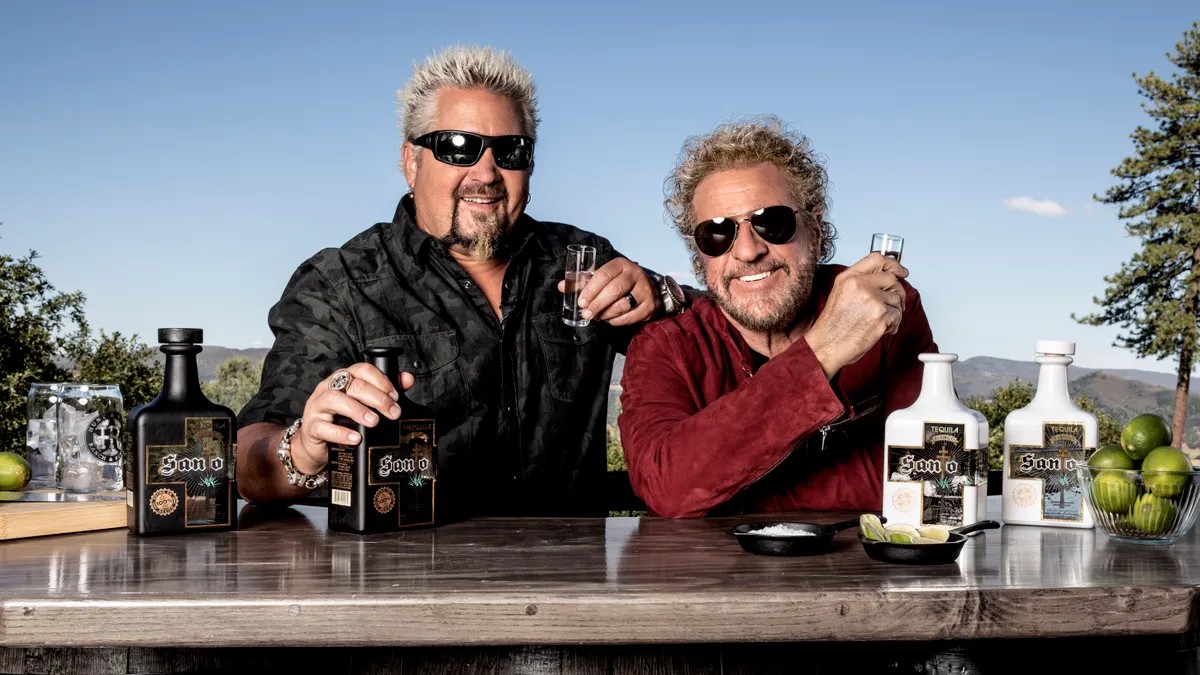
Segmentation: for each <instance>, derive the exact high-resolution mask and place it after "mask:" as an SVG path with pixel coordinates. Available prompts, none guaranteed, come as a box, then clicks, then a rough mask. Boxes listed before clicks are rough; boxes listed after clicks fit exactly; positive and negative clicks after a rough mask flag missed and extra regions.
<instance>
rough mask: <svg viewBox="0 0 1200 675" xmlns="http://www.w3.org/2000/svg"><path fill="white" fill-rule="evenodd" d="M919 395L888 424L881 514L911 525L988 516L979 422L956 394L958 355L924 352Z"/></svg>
mask: <svg viewBox="0 0 1200 675" xmlns="http://www.w3.org/2000/svg"><path fill="white" fill-rule="evenodd" d="M918 358H920V360H921V361H922V362H923V363H924V364H925V369H924V373H923V375H922V378H921V394H920V396H918V397H917V400H916V401H914V402H913V404H912V405H911V406H910V407H908V408H904V409H902V410H897V411H895V412H893V413H892V414H891V415H888V418H887V423H886V424H885V425H884V436H883V439H884V440H883V442H884V469H883V470H884V474H883V515H884V516H886V517H887V519H888V523H889V524H892V523H907V524H909V525H913V526H921V525H935V524H941V525H948V526H950V527H958V526H960V525H968V524H970V523H974V522H976V521H979V520H983V519H984V517H985V516H986V502H987V483H986V478H987V466H986V465H984V466H982V467H981V466H980V465H979V462H980V454H981V449H980V422H979V418H978V417H976V414H977V413H975V412H974V411H973V410H971V409H970V408H967V407H966V406H965V405H963V404H962V402H961V401H959V400H958V395H957V394H956V393H955V391H954V374H953V372H952V370H951V365H950V364H952V363H954V362H955V361H957V360H958V357H957V356H955V355H954V354H921V355H920V356H919V357H918Z"/></svg>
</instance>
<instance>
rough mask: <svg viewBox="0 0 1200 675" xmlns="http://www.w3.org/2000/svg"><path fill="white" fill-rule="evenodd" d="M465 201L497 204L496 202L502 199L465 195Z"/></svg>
mask: <svg viewBox="0 0 1200 675" xmlns="http://www.w3.org/2000/svg"><path fill="white" fill-rule="evenodd" d="M463 201H464V202H471V203H472V204H495V203H496V202H498V201H500V200H499V199H483V198H480V197H463Z"/></svg>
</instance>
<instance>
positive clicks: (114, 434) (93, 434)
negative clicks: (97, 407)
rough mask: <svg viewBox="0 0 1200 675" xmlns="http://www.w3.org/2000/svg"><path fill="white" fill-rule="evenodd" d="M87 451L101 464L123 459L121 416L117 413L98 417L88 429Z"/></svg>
mask: <svg viewBox="0 0 1200 675" xmlns="http://www.w3.org/2000/svg"><path fill="white" fill-rule="evenodd" d="M87 449H88V452H90V453H92V456H93V457H95V458H96V459H98V460H100V461H101V462H115V461H117V460H119V459H121V416H120V415H118V414H117V413H115V412H106V413H102V414H100V415H97V416H96V418H95V419H93V420H92V422H91V424H88V427H87Z"/></svg>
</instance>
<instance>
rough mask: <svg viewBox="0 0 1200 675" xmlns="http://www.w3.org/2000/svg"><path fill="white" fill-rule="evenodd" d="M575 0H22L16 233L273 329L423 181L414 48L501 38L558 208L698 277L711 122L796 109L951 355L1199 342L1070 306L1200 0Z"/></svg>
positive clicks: (105, 297) (104, 292) (1115, 241)
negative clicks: (682, 163) (695, 141)
mask: <svg viewBox="0 0 1200 675" xmlns="http://www.w3.org/2000/svg"><path fill="white" fill-rule="evenodd" d="M573 4H574V3H547V4H546V5H544V6H541V5H536V4H526V5H522V4H519V3H508V4H496V3H480V4H471V3H465V2H464V3H454V4H445V3H420V4H419V3H400V2H347V3H331V2H253V3H244V2H205V3H199V2H194V3H175V2H104V3H93V2H73V3H67V2H36V3H35V2H15V1H14V2H0V63H2V64H4V65H3V67H0V221H3V222H4V225H3V228H2V229H0V250H2V251H5V252H8V253H20V252H23V251H25V250H27V249H30V248H34V249H37V250H38V251H39V252H40V253H41V255H42V259H41V264H42V266H43V268H44V269H45V270H46V271H47V273H48V274H49V277H50V279H51V280H52V281H53V282H54V283H55V285H56V286H58V287H59V288H61V289H65V290H76V289H78V290H82V291H84V292H85V293H86V294H87V297H88V304H87V308H88V314H89V317H90V319H91V321H92V323H93V325H94V326H96V327H102V328H106V329H108V330H120V331H123V332H125V333H137V334H139V335H141V336H142V338H143V339H145V340H147V341H148V342H152V341H153V340H154V336H155V329H156V328H158V327H160V326H169V325H186V326H198V327H202V328H204V329H205V337H206V341H207V342H208V343H210V344H220V345H226V346H231V347H250V346H265V345H269V344H270V342H271V333H270V331H269V329H268V327H267V324H266V314H267V310H268V309H269V308H270V306H271V305H272V304H273V303H274V302H275V301H276V300H277V299H278V297H279V294H280V292H281V291H282V290H283V287H284V285H285V284H286V282H287V280H288V277H289V276H290V275H291V273H292V271H293V270H294V269H295V268H296V267H297V265H299V264H300V263H301V262H302V261H303V260H304V259H305V258H307V257H308V256H310V255H312V254H313V253H315V252H316V251H318V250H320V249H321V248H323V247H327V246H338V245H340V244H342V243H343V242H344V241H346V240H347V239H349V238H350V237H352V236H353V235H354V234H356V233H357V232H359V231H361V230H363V229H365V228H366V227H368V226H370V225H371V224H372V223H374V222H377V221H382V220H388V219H390V217H391V214H392V211H393V210H394V208H395V204H396V200H397V199H398V198H399V197H400V196H401V195H402V194H403V193H404V192H405V190H406V188H405V185H404V181H403V176H402V175H401V174H400V172H399V171H398V170H397V168H396V161H397V159H398V157H399V137H398V132H397V125H396V118H395V108H396V104H395V91H396V90H397V89H398V88H400V87H401V86H402V85H403V83H404V81H405V79H406V78H407V77H408V75H409V73H410V70H411V64H412V62H413V61H414V60H417V59H421V58H424V56H425V55H427V54H428V53H430V52H432V51H435V50H437V49H439V48H441V47H444V46H447V45H450V44H454V43H459V42H474V43H479V44H490V45H493V46H496V47H501V48H505V49H508V50H510V51H512V52H513V53H514V54H515V55H516V56H517V58H518V59H520V60H521V62H522V64H523V65H525V66H526V67H527V68H528V69H530V71H532V73H533V74H534V77H535V79H536V81H537V83H538V86H539V93H540V100H541V112H542V117H543V120H544V123H543V126H542V128H541V133H540V141H539V146H538V164H537V171H536V172H535V174H534V176H533V182H532V188H531V192H532V195H533V201H532V203H531V204H530V207H529V212H530V214H531V215H533V216H534V217H537V218H542V219H547V220H558V221H564V222H570V223H573V224H576V225H579V226H581V227H584V228H586V229H590V230H592V231H595V232H598V233H600V234H602V235H604V236H607V237H608V238H609V239H611V240H612V241H613V242H614V244H615V245H616V246H617V248H618V249H620V250H621V251H622V252H624V253H625V254H626V255H627V256H629V257H630V258H632V259H634V260H637V261H639V262H641V263H642V264H644V265H646V266H648V267H651V268H653V269H656V270H659V271H670V272H676V273H681V276H683V275H686V270H688V269H689V265H688V262H687V258H686V256H685V254H684V248H683V244H682V242H681V241H679V239H678V238H677V237H676V235H675V234H674V233H673V231H672V230H671V229H669V227H668V226H667V224H666V221H665V220H664V216H663V209H662V182H663V178H664V177H665V175H666V173H667V171H668V170H669V169H670V167H671V165H672V163H673V161H674V160H675V158H676V156H677V154H678V152H679V148H680V146H681V144H682V142H683V140H684V139H685V138H686V137H687V136H689V135H693V134H699V133H704V132H706V131H708V130H710V129H711V128H712V127H713V126H714V125H715V124H717V123H719V122H721V121H725V120H727V119H729V118H730V117H733V116H745V115H751V114H758V113H774V114H776V115H778V116H780V117H781V118H783V119H784V120H785V121H787V122H788V123H790V124H792V125H793V126H794V127H795V128H797V129H799V130H800V131H802V132H804V133H805V134H807V135H808V136H809V137H810V138H811V139H812V142H813V145H814V147H815V148H816V149H817V150H818V151H819V152H821V153H823V154H824V155H825V156H826V157H827V167H828V170H829V173H830V178H831V182H832V192H831V201H832V213H831V216H832V219H833V222H834V223H835V225H837V227H838V229H839V231H840V237H839V241H838V254H837V256H836V258H835V261H836V262H841V263H847V264H848V263H851V262H853V261H854V260H856V259H858V258H859V257H861V255H863V254H864V253H865V252H866V251H867V249H868V248H869V244H870V236H871V233H872V232H879V231H889V232H894V233H897V234H900V235H903V236H904V237H905V238H906V243H905V251H904V262H905V264H906V265H907V266H908V267H909V268H910V269H911V270H912V277H911V279H910V280H911V281H912V282H913V284H914V285H915V286H916V287H917V288H918V290H919V291H920V292H921V294H922V297H923V298H924V302H925V306H926V308H927V312H928V314H929V318H930V322H931V323H932V326H933V330H934V335H935V338H936V340H937V342H938V344H939V346H940V348H941V349H942V350H943V351H949V352H956V353H958V354H959V355H960V356H962V357H964V358H965V357H969V356H975V355H981V354H982V355H990V356H1000V357H1006V358H1017V359H1030V358H1032V356H1033V354H1032V352H1033V344H1034V341H1035V340H1038V339H1066V340H1074V341H1075V342H1077V343H1078V345H1079V347H1078V356H1077V360H1078V362H1079V363H1080V364H1081V365H1085V366H1090V367H1141V368H1148V369H1153V370H1168V371H1169V370H1172V369H1173V367H1174V365H1173V364H1172V363H1170V362H1155V361H1138V360H1136V359H1135V358H1134V357H1133V355H1132V354H1130V353H1129V352H1126V351H1123V350H1120V349H1117V348H1114V347H1111V346H1110V345H1111V343H1112V341H1113V338H1114V336H1115V335H1116V330H1115V329H1109V328H1092V327H1087V326H1080V325H1077V324H1075V323H1074V322H1073V321H1072V320H1071V319H1070V314H1071V312H1077V313H1086V312H1088V311H1090V310H1091V308H1092V304H1091V298H1092V296H1093V295H1099V294H1102V293H1103V290H1104V283H1103V280H1102V278H1103V276H1104V275H1105V274H1108V273H1111V272H1113V271H1115V270H1116V269H1117V267H1118V265H1119V264H1120V263H1121V262H1122V261H1123V260H1125V259H1127V258H1128V257H1129V255H1130V253H1131V252H1133V251H1134V250H1135V248H1136V242H1135V241H1133V240H1131V239H1129V238H1127V237H1126V236H1125V234H1124V230H1123V228H1122V226H1121V224H1120V222H1119V221H1118V220H1117V219H1116V216H1115V212H1114V211H1113V210H1112V209H1110V208H1109V207H1106V206H1103V205H1098V204H1097V205H1093V204H1092V202H1091V195H1092V194H1093V193H1098V192H1102V191H1103V190H1104V189H1106V188H1107V187H1108V186H1109V185H1111V184H1112V179H1111V177H1110V175H1109V173H1108V172H1109V169H1110V168H1111V167H1113V166H1115V165H1116V164H1117V163H1118V162H1119V161H1120V159H1121V158H1122V157H1124V156H1125V155H1126V154H1128V153H1129V151H1130V150H1131V144H1130V141H1129V138H1128V136H1129V134H1130V132H1131V131H1132V130H1133V129H1134V127H1135V126H1137V125H1138V124H1142V123H1144V122H1145V119H1146V118H1145V117H1144V115H1143V113H1142V112H1141V110H1140V108H1139V104H1140V102H1141V101H1140V99H1139V97H1138V96H1137V94H1136V88H1135V85H1134V83H1133V80H1132V78H1131V73H1133V72H1138V73H1144V72H1146V71H1149V70H1156V71H1159V72H1164V71H1168V70H1169V68H1170V64H1169V63H1168V62H1167V61H1166V59H1165V56H1164V54H1165V52H1167V51H1168V50H1171V49H1172V48H1173V46H1174V44H1175V42H1176V41H1177V40H1178V39H1179V38H1180V36H1181V35H1182V33H1183V31H1184V30H1186V29H1187V28H1188V27H1189V26H1190V24H1191V22H1192V21H1193V20H1195V19H1197V18H1200V12H1198V11H1196V10H1197V7H1196V5H1195V3H1194V2H1144V3H1138V5H1139V7H1137V8H1135V7H1133V6H1132V5H1133V3H1115V2H1113V3H1082V2H1080V3H1071V4H1068V3H1040V2H1028V3H1026V2H1005V3H951V2H944V3H943V2H939V3H886V2H880V3H796V2H779V3H769V2H763V3H749V4H733V3H720V4H717V3H700V2H673V3H655V2H639V3H630V4H622V3H615V2H604V3H586V6H585V5H584V4H582V3H581V4H580V5H579V6H567V5H573ZM835 4H836V5H837V6H836V7H833V6H832V5H835ZM966 5H972V6H971V7H967V6H966ZM1022 197H1024V198H1031V199H1034V200H1052V201H1054V202H1056V203H1057V204H1058V205H1059V206H1060V207H1061V209H1062V210H1063V211H1065V213H1064V214H1063V215H1059V216H1056V217H1049V216H1045V215H1038V214H1036V213H1032V212H1029V211H1022V210H1016V209H1013V208H1010V207H1009V206H1006V200H1013V199H1018V198H1022ZM1016 203H1021V202H1016ZM1052 210H1053V209H1052Z"/></svg>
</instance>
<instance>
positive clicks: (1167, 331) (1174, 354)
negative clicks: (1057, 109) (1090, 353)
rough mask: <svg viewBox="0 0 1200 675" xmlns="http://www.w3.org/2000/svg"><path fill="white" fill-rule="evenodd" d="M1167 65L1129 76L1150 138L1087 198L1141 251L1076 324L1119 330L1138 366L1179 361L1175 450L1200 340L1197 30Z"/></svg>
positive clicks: (1140, 132) (1137, 142) (1136, 136)
mask: <svg viewBox="0 0 1200 675" xmlns="http://www.w3.org/2000/svg"><path fill="white" fill-rule="evenodd" d="M1167 59H1168V60H1169V61H1170V62H1171V63H1173V64H1174V65H1175V66H1177V67H1178V69H1179V70H1178V72H1175V73H1172V74H1171V76H1170V79H1169V80H1166V79H1163V78H1162V77H1159V76H1158V75H1156V74H1155V73H1154V72H1153V71H1151V72H1150V73H1148V74H1146V75H1144V76H1138V75H1137V74H1136V73H1134V75H1133V78H1134V81H1135V82H1136V83H1137V85H1138V93H1139V94H1140V95H1142V96H1143V97H1145V98H1146V99H1147V100H1146V101H1145V102H1143V103H1142V109H1143V110H1145V111H1146V114H1147V115H1149V116H1150V119H1151V121H1152V123H1153V124H1152V125H1151V126H1152V128H1149V129H1147V128H1145V127H1141V126H1139V127H1138V128H1137V129H1135V130H1134V132H1133V134H1132V135H1131V138H1132V139H1133V145H1134V154H1133V156H1131V157H1127V158H1125V159H1124V160H1123V161H1122V162H1121V163H1120V164H1119V165H1118V166H1117V167H1116V168H1115V169H1113V170H1112V174H1113V175H1114V176H1116V177H1117V178H1118V179H1120V183H1118V184H1117V185H1115V186H1113V187H1111V188H1109V189H1108V191H1107V192H1106V193H1105V194H1104V196H1099V195H1097V196H1096V197H1095V199H1096V201H1099V202H1101V203H1104V204H1113V205H1117V206H1119V210H1118V216H1119V217H1120V218H1121V219H1122V220H1124V221H1125V229H1126V231H1127V232H1128V233H1129V234H1130V235H1131V236H1133V237H1137V238H1139V239H1141V242H1142V248H1141V250H1140V251H1138V252H1137V253H1135V254H1134V255H1133V258H1132V259H1131V260H1130V261H1128V262H1125V263H1122V264H1121V268H1120V270H1118V271H1117V273H1116V274H1113V275H1111V276H1108V277H1105V278H1104V280H1105V282H1106V283H1107V284H1108V288H1107V289H1106V290H1105V292H1104V298H1103V299H1099V298H1093V301H1094V302H1095V303H1096V304H1097V305H1099V306H1100V307H1101V310H1100V311H1099V312H1097V313H1095V314H1089V315H1087V316H1085V317H1082V318H1078V317H1075V318H1076V319H1077V320H1078V321H1080V322H1081V323H1085V324H1089V325H1093V326H1100V325H1116V326H1120V327H1121V328H1122V329H1123V333H1122V334H1121V335H1119V336H1118V337H1117V341H1116V346H1119V347H1124V348H1127V349H1131V350H1133V351H1134V352H1135V353H1136V354H1137V355H1138V356H1142V357H1147V356H1153V357H1156V358H1158V359H1167V358H1171V359H1176V360H1177V361H1178V366H1179V367H1178V373H1179V377H1178V379H1177V383H1176V387H1175V415H1174V418H1175V419H1174V424H1173V428H1174V432H1175V434H1174V436H1175V438H1176V439H1178V440H1177V441H1176V442H1177V443H1182V439H1183V437H1184V430H1185V427H1186V422H1187V401H1188V388H1189V387H1190V384H1191V372H1192V366H1193V364H1194V363H1195V358H1196V350H1197V338H1198V337H1200V330H1198V321H1200V22H1197V23H1194V24H1192V27H1191V29H1190V30H1188V31H1187V32H1186V33H1184V35H1183V40H1181V41H1180V42H1179V43H1178V44H1176V45H1175V53H1173V54H1171V53H1168V54H1167Z"/></svg>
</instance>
